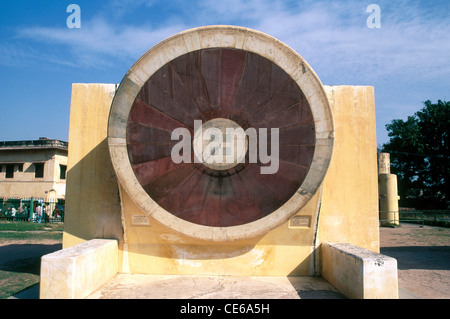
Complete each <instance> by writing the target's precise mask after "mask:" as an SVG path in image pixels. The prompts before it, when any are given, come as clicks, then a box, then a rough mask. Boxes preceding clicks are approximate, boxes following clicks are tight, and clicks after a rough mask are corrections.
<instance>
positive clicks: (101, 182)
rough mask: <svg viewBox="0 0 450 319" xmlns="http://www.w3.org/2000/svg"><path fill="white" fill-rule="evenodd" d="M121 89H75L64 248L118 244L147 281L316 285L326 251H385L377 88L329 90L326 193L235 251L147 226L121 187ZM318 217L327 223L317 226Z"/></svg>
mask: <svg viewBox="0 0 450 319" xmlns="http://www.w3.org/2000/svg"><path fill="white" fill-rule="evenodd" d="M114 89H115V85H113V84H74V85H73V88H72V102H71V113H70V129H69V163H68V177H67V193H66V219H65V229H64V236H63V247H64V248H66V247H70V246H73V245H76V244H78V243H81V242H84V241H86V240H89V239H93V238H115V239H118V241H119V256H120V260H119V272H127V273H128V272H129V273H145V274H197V275H270V276H286V275H291V276H300V275H303V276H311V275H318V274H320V256H319V251H320V250H319V249H318V246H319V245H320V243H321V242H325V241H341V242H350V243H352V244H355V245H358V246H361V247H364V248H368V249H371V250H373V251H378V250H379V241H378V186H377V160H376V136H375V109H374V94H373V88H372V87H353V86H333V87H330V86H327V87H325V89H326V91H327V94H328V96H329V100H330V103H331V107H332V110H333V113H334V121H335V127H336V132H335V148H334V153H333V159H332V162H331V166H330V169H329V171H328V173H327V176H326V178H325V180H324V183H323V185H322V187H321V189H320V190H319V192H318V193H317V194H316V195H315V196H313V198H312V199H311V201H310V202H309V203H308V204H307V205H306V206H305V207H304V208H303V209H302V210H301V211H299V212H298V213H297V215H299V216H303V217H304V218H307V219H308V218H309V225H307V226H297V227H295V226H292V225H291V224H290V222H287V223H285V224H284V225H281V226H280V227H278V228H276V229H273V230H272V231H270V232H268V233H267V234H266V235H264V236H261V237H257V238H251V239H245V240H239V241H234V242H226V243H210V242H206V241H202V240H198V239H193V238H190V237H187V236H184V235H182V234H180V233H177V232H175V231H173V230H172V229H170V228H168V227H166V226H164V225H162V224H160V223H158V222H157V221H156V220H154V219H152V218H150V217H147V216H146V215H145V214H144V212H142V211H141V210H140V209H139V208H138V207H137V206H136V205H135V204H134V203H133V201H132V199H131V198H129V196H128V194H127V193H126V191H125V190H124V189H123V188H122V187H120V186H119V185H118V184H117V180H116V178H115V174H114V169H113V167H112V163H111V160H110V158H109V152H108V146H107V142H106V137H107V121H108V115H109V108H110V105H111V101H112V98H113V95H114ZM317 215H318V218H317Z"/></svg>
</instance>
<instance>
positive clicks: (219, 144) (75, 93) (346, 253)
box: [40, 26, 398, 298]
mask: <svg viewBox="0 0 450 319" xmlns="http://www.w3.org/2000/svg"><path fill="white" fill-rule="evenodd" d="M337 62H338V61H337ZM374 101H375V96H374V88H373V87H371V86H352V85H338V86H330V85H322V84H321V82H320V80H319V78H318V77H317V75H316V74H315V73H314V71H313V70H312V69H311V67H310V66H309V65H308V63H306V61H305V60H304V59H303V58H302V57H301V56H300V55H299V54H298V53H296V52H295V51H294V50H292V49H291V48H290V47H288V46H287V45H285V44H283V43H282V42H280V41H279V40H277V39H275V38H273V37H271V36H269V35H266V34H264V33H261V32H258V31H254V30H251V29H248V28H242V27H235V26H207V27H199V28H195V29H191V30H187V31H184V32H181V33H178V34H176V35H174V36H172V37H170V38H167V39H166V40H164V41H162V42H160V43H158V44H157V45H155V46H154V47H153V48H151V49H150V50H149V51H147V52H146V53H145V54H144V55H143V56H142V57H141V58H140V59H139V60H138V61H137V62H136V63H135V64H134V65H133V66H132V67H131V68H130V69H129V71H128V72H127V73H126V75H125V76H124V78H123V80H122V81H121V83H120V85H119V86H117V84H115V83H109V84H107V83H74V84H73V85H72V98H71V109H70V126H69V144H68V146H69V150H68V153H69V160H68V165H67V170H68V177H67V184H66V185H67V188H66V206H65V207H66V210H65V215H64V232H63V249H62V250H61V251H59V252H56V253H54V254H49V255H47V256H44V257H43V258H42V263H41V280H40V295H41V298H84V297H86V296H88V295H89V294H91V293H92V292H93V291H95V290H96V289H98V288H99V287H100V286H102V285H105V283H106V282H109V280H119V281H120V280H122V279H123V280H124V285H125V286H123V285H122V284H120V287H121V288H120V289H121V290H124V291H125V290H126V291H141V290H139V289H137V290H136V289H135V287H137V286H135V285H131V286H130V281H129V280H130V279H131V277H134V279H133V280H138V281H139V283H138V285H139V286H141V284H143V283H144V282H146V281H147V280H148V278H147V277H145V279H144V277H142V276H137V277H136V276H134V274H140V275H158V276H156V278H160V277H159V275H176V276H179V275H189V276H191V275H200V276H211V275H212V276H288V277H290V279H289V282H291V283H293V282H297V283H299V284H300V283H301V282H303V281H302V280H299V281H296V280H293V279H292V277H296V276H313V277H315V279H320V278H317V277H318V276H322V277H323V279H325V280H326V281H328V282H329V283H331V284H332V285H333V286H334V287H335V288H337V289H338V290H339V291H341V292H342V293H343V294H344V295H345V296H348V297H351V298H397V297H398V281H397V277H398V276H397V264H396V260H395V259H393V258H388V257H387V256H383V255H381V254H379V253H378V252H379V250H380V242H379V226H380V225H379V223H380V220H379V215H378V214H379V211H378V207H379V202H378V195H379V192H378V172H377V153H376V126H375V102H374ZM381 195H382V194H381ZM116 274H120V276H115V275H116ZM129 276H131V277H129ZM113 277H114V278H113ZM150 277H151V278H153V279H152V280H154V279H155V276H150ZM156 280H158V279H156ZM168 280H172V279H168ZM311 280H312V278H310V279H308V280H307V281H306V282H307V283H308V284H307V286H308V287H306V289H307V290H309V289H310V288H311V287H312V286H315V288H316V289H319V290H323V289H324V288H323V281H320V282H321V283H318V284H317V285H312V284H311V283H312V281H311ZM116 282H117V281H116ZM189 282H192V281H191V280H189ZM315 282H316V283H317V281H315ZM158 285H159V286H161V287H162V286H165V285H164V284H158ZM293 285H294V284H293ZM105 286H108V285H105ZM124 287H126V289H124ZM179 287H186V286H183V285H181V286H179ZM304 288H305V287H303V288H301V287H298V286H296V287H295V291H297V292H300V291H302V289H304ZM152 289H153V288H152ZM183 289H184V288H183ZM299 294H300V293H299ZM139 297H142V296H139Z"/></svg>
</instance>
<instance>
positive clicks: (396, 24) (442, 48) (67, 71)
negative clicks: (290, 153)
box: [0, 0, 450, 144]
mask: <svg viewBox="0 0 450 319" xmlns="http://www.w3.org/2000/svg"><path fill="white" fill-rule="evenodd" d="M72 3H74V4H78V5H79V6H80V8H81V28H79V29H76V28H73V29H70V28H68V27H67V24H66V20H67V18H68V17H69V15H70V13H67V12H66V9H67V6H68V5H69V4H72ZM372 3H373V4H377V5H379V7H380V9H381V28H368V27H367V24H366V20H367V18H368V16H369V15H370V13H367V12H366V9H367V7H368V5H370V4H372ZM212 24H228V25H240V26H245V27H249V28H253V29H256V30H259V31H262V32H265V33H267V34H269V35H271V36H274V37H276V38H278V39H280V40H281V41H283V42H285V43H286V44H288V45H289V46H291V47H292V48H293V49H295V50H296V51H297V52H298V53H299V54H300V55H301V56H303V57H304V58H305V59H306V61H307V62H308V63H309V64H310V65H311V67H312V68H313V69H314V71H315V72H316V73H317V74H318V76H319V78H320V79H321V81H322V83H323V84H325V85H372V86H374V87H375V100H376V121H377V142H378V144H382V143H384V142H387V141H388V137H387V132H386V130H385V125H386V124H388V123H390V122H391V121H392V120H393V119H397V118H401V119H406V117H407V116H408V115H412V114H413V113H415V112H416V111H418V110H419V109H421V108H422V106H423V105H422V102H423V101H426V100H431V101H433V102H436V101H437V100H438V99H441V100H446V101H448V100H450V1H448V0H440V1H438V0H433V1H412V0H411V1H397V0H396V1H377V0H369V1H345V0H342V1H320V0H319V1H301V0H296V1H290V0H286V1H282V0H275V1H273V0H272V1H266V0H247V1H244V0H229V1H227V0H222V1H216V0H214V1H213V0H202V1H196V0H190V1H182V0H173V1H170V0H166V1H159V0H136V1H131V0H122V1H120V0H111V1H106V0H105V1H92V0H84V1H75V0H70V1H65V0H58V1H50V0H42V1H36V0H15V1H4V0H2V1H1V9H0V121H1V124H0V140H3V141H4V140H24V139H37V138H39V137H43V136H46V137H49V138H57V139H62V140H65V141H67V139H68V128H69V111H70V96H71V85H72V83H120V81H121V80H122V77H123V76H124V75H125V73H126V72H127V71H128V69H129V68H130V67H131V66H132V65H133V63H134V62H135V61H136V60H137V59H138V58H139V57H140V56H141V55H142V54H144V53H145V51H147V50H148V49H150V48H151V47H152V46H153V45H155V44H156V43H158V42H159V41H161V40H163V39H165V38H166V37H168V36H170V35H173V34H175V33H177V32H180V31H183V30H185V29H189V28H193V27H197V26H202V25H212Z"/></svg>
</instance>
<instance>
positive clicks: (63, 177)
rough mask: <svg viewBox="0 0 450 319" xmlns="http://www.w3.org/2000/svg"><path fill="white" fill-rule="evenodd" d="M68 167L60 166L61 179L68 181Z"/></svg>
mask: <svg viewBox="0 0 450 319" xmlns="http://www.w3.org/2000/svg"><path fill="white" fill-rule="evenodd" d="M66 171H67V165H59V179H66Z"/></svg>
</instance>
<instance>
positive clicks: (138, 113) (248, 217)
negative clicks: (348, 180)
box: [126, 48, 316, 227]
mask: <svg viewBox="0 0 450 319" xmlns="http://www.w3.org/2000/svg"><path fill="white" fill-rule="evenodd" d="M217 118H224V119H229V120H232V121H234V122H235V123H237V124H238V125H240V126H241V127H242V129H244V130H246V129H248V128H255V129H256V132H260V129H261V128H266V129H267V131H268V132H270V131H271V129H275V128H276V129H279V167H278V170H277V171H276V173H274V174H261V170H260V168H261V166H264V165H269V164H262V163H261V162H260V161H258V162H256V163H253V162H250V161H249V158H248V154H247V158H246V160H245V161H244V163H240V164H239V165H237V166H234V167H233V168H230V169H226V170H215V169H211V168H210V167H207V166H206V165H204V164H203V163H194V162H191V163H179V164H176V163H174V161H173V160H172V158H171V150H172V148H173V147H174V145H175V144H176V143H178V141H177V140H172V139H171V133H172V131H173V130H174V129H176V128H180V127H182V128H186V129H188V130H189V132H190V133H191V137H192V138H193V136H194V120H201V121H202V122H203V123H205V122H207V121H210V120H212V119H217ZM315 136H316V135H315V126H314V119H313V115H312V112H311V107H310V105H309V103H308V100H307V99H306V97H305V95H304V94H303V92H302V90H301V89H300V87H299V86H298V84H297V82H296V81H294V80H293V79H292V78H291V76H289V75H288V74H287V73H286V72H285V71H284V70H283V69H281V68H280V67H279V66H278V65H277V64H275V63H274V62H272V61H270V60H268V59H266V58H265V57H262V56H260V55H258V54H256V53H252V52H248V51H245V50H241V49H235V48H207V49H202V50H196V51H192V52H188V53H186V54H183V55H181V56H179V57H177V58H175V59H173V60H171V61H170V62H168V63H166V64H165V65H164V66H162V67H161V68H160V69H159V70H157V71H156V72H155V73H154V74H153V75H151V77H150V78H149V79H148V80H147V81H146V82H145V83H144V85H142V87H141V89H140V90H139V92H138V94H137V96H136V98H135V100H134V102H133V104H132V106H131V109H130V112H129V116H128V120H127V123H126V146H127V150H128V156H129V161H130V164H131V167H132V169H133V172H134V174H135V176H136V178H137V180H138V182H139V184H140V185H141V186H142V188H143V189H144V190H145V192H146V193H147V194H148V195H149V196H150V197H151V198H152V199H153V200H154V201H155V202H156V203H157V204H158V205H159V206H161V207H162V208H164V209H165V210H166V211H168V212H169V213H171V214H173V215H174V216H176V217H178V218H181V219H183V220H186V221H188V222H191V223H195V224H199V225H203V226H212V227H229V226H236V225H243V224H246V223H250V222H253V221H256V220H258V219H260V218H263V217H265V216H267V215H269V214H270V213H272V212H273V211H275V210H276V209H278V208H279V207H281V206H282V205H284V204H285V203H286V202H287V201H288V200H289V199H290V198H291V197H292V196H293V194H294V193H295V192H296V191H297V190H298V189H299V187H300V186H301V184H302V182H303V181H304V179H305V177H306V175H307V173H308V170H309V168H310V166H311V163H312V160H313V156H314V150H315V142H316V139H315ZM276 146H277V145H274V147H276ZM271 147H272V144H271V136H270V134H269V136H268V150H269V154H270V149H271Z"/></svg>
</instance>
